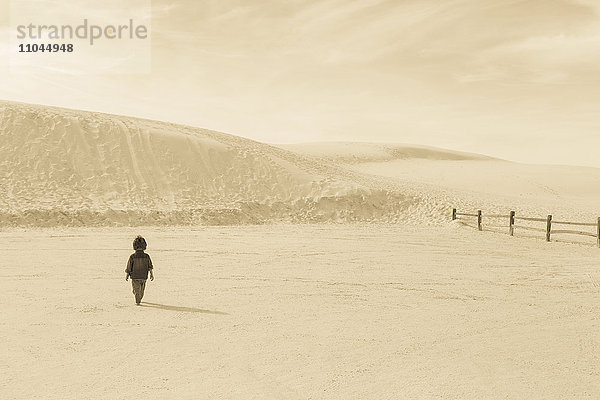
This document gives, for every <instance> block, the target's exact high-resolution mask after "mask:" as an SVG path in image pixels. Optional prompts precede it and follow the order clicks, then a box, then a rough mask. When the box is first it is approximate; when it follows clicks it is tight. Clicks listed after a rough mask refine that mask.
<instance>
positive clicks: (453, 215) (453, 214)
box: [452, 208, 600, 221]
mask: <svg viewBox="0 0 600 400" xmlns="http://www.w3.org/2000/svg"><path fill="white" fill-rule="evenodd" d="M455 219H456V208H453V209H452V221H454V220H455ZM599 219H600V218H599Z"/></svg>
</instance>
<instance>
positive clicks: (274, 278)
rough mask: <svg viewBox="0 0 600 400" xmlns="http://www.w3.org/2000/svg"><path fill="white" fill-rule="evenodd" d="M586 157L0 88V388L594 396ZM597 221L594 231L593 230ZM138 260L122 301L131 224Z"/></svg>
mask: <svg viewBox="0 0 600 400" xmlns="http://www.w3.org/2000/svg"><path fill="white" fill-rule="evenodd" d="M598 183H600V170H598V169H594V168H580V167H569V166H542V165H527V164H519V163H514V162H509V161H504V160H499V159H495V158H492V157H487V156H483V155H477V154H468V153H462V152H456V151H451V150H444V149H435V148H430V147H423V146H418V145H411V144H376V143H332V144H331V143H330V144H298V145H273V144H264V143H259V142H255V141H252V140H248V139H244V138H241V137H236V136H232V135H227V134H224V133H219V132H214V131H209V130H204V129H200V128H193V127H187V126H181V125H175V124H170V123H164V122H157V121H148V120H141V119H136V118H130V117H123V116H114V115H107V114H100V113H91V112H83V111H75V110H65V109H58V108H51V107H45V106H36V105H28V104H19V103H9V102H3V103H0V186H1V187H2V190H0V298H1V303H0V304H2V318H1V319H0V335H1V336H2V338H3V339H4V340H3V342H2V345H0V346H1V347H0V349H1V351H2V353H1V354H2V355H3V359H4V360H5V362H4V363H2V364H0V374H2V376H3V377H4V379H3V380H2V382H1V383H0V397H1V398H3V399H100V398H102V399H104V398H110V399H131V398H136V397H137V398H147V399H398V398H422V399H429V398H443V399H465V398H468V399H506V398H509V399H521V398H536V399H564V398H598V397H599V396H600V385H598V378H599V375H600V362H599V360H598V356H597V350H598V348H599V347H600V343H599V339H598V328H599V320H598V315H599V311H600V310H599V308H598V307H599V306H598V304H600V301H599V300H600V273H599V272H598V254H599V251H600V250H598V249H597V248H596V247H595V245H596V242H595V240H594V239H593V238H577V237H573V238H570V237H568V236H566V235H565V236H564V237H560V238H556V240H555V241H553V242H551V243H546V242H545V241H544V240H543V234H531V233H525V232H520V231H518V230H517V235H516V236H515V237H510V236H508V235H507V234H506V232H507V226H506V223H507V221H504V220H499V221H492V220H487V219H484V227H485V229H484V231H483V232H478V231H476V230H474V229H473V228H472V226H470V225H472V223H473V221H472V220H468V219H466V220H461V221H455V222H451V221H450V210H451V208H452V207H456V208H459V209H460V210H463V211H469V212H473V211H474V210H477V209H482V210H484V212H485V213H496V212H501V213H506V214H508V212H509V211H510V210H515V211H516V212H517V214H518V215H528V216H535V217H545V216H546V215H547V214H553V215H555V216H556V218H560V219H566V220H576V221H586V222H594V221H595V220H596V219H597V217H598V216H599V214H600V210H598V209H597V208H596V207H595V203H596V199H597V198H598V195H600V193H599V191H600V185H598ZM592 230H593V229H592ZM137 234H142V235H144V236H145V237H146V238H147V240H148V243H149V248H148V252H149V254H151V256H152V258H153V261H154V264H155V268H156V269H155V275H156V280H155V281H154V282H148V288H147V293H146V296H145V297H144V300H143V301H144V302H143V303H142V306H140V307H136V306H135V305H134V300H133V295H132V294H131V285H130V284H129V282H125V279H124V278H125V273H124V269H125V262H126V261H127V257H128V256H129V254H130V253H131V240H132V239H133V237H134V236H135V235H137Z"/></svg>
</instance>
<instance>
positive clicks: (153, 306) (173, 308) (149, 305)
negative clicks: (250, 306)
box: [140, 301, 229, 315]
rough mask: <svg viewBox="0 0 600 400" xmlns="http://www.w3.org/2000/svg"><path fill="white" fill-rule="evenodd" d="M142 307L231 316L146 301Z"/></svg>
mask: <svg viewBox="0 0 600 400" xmlns="http://www.w3.org/2000/svg"><path fill="white" fill-rule="evenodd" d="M140 305H141V306H142V307H152V308H159V309H161V310H169V311H181V312H191V313H202V314H217V315H229V314H227V313H225V312H221V311H211V310H203V309H201V308H192V307H179V306H168V305H166V304H157V303H148V302H146V301H144V302H142V303H141V304H140Z"/></svg>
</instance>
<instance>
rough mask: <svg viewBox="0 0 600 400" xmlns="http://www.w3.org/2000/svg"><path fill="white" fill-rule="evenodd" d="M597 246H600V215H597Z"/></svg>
mask: <svg viewBox="0 0 600 400" xmlns="http://www.w3.org/2000/svg"><path fill="white" fill-rule="evenodd" d="M598 247H600V217H598Z"/></svg>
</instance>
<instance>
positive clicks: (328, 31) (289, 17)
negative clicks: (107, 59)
mask: <svg viewBox="0 0 600 400" xmlns="http://www.w3.org/2000/svg"><path fill="white" fill-rule="evenodd" d="M69 3H72V1H69ZM9 4H10V2H9V1H8V0H0V99H4V100H12V101H20V102H26V103H36V104H46V105H54V106H59V107H67V108H75V109H84V110H91V111H101V112H107V113H113V114H120V115H132V116H138V117H143V118H150V119H156V120H163V121H170V122H176V123H182V124H187V125H192V126H197V127H203V128H209V129H214V130H218V131H222V132H226V133H231V134H235V135H239V136H244V137H248V138H251V139H255V140H258V141H262V142H268V143H297V142H314V141H361V142H393V143H414V144H422V145H430V146H437V147H443V148H450V149H457V150H462V151H470V152H476V153H482V154H487V155H492V156H496V157H501V158H505V159H509V160H514V161H521V162H531V163H545V164H572V165H587V166H594V167H600V157H599V156H596V153H598V152H596V151H594V149H596V148H598V149H600V119H599V118H598V115H600V113H599V110H600V68H599V67H598V66H600V1H597V0H485V1H483V0H255V1H248V0H177V1H167V0H153V1H152V23H151V24H152V27H151V35H152V42H151V51H152V52H151V61H150V62H151V72H149V73H141V74H130V73H127V74H126V73H114V72H113V73H89V74H71V73H67V72H60V71H56V70H48V71H44V70H43V69H42V70H38V71H35V72H31V73H13V72H11V70H10V69H9V67H8V62H7V61H6V60H7V59H8V55H9V52H11V51H14V49H13V48H12V47H13V46H11V45H10V42H9V40H8V37H9V33H10V29H9V22H10V20H9V12H8V10H9Z"/></svg>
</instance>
